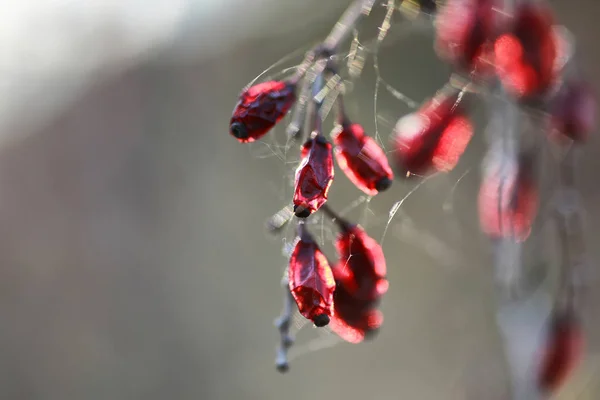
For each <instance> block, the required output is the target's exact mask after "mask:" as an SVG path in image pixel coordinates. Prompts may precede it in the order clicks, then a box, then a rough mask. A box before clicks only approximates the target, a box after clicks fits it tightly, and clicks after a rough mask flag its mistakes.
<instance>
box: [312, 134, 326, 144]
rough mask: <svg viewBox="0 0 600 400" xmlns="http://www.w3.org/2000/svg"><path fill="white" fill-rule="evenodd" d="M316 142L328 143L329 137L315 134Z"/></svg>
mask: <svg viewBox="0 0 600 400" xmlns="http://www.w3.org/2000/svg"><path fill="white" fill-rule="evenodd" d="M315 142H317V143H319V144H327V143H328V142H327V138H326V137H325V136H323V135H317V136H315Z"/></svg>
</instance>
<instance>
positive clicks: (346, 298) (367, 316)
mask: <svg viewBox="0 0 600 400" xmlns="http://www.w3.org/2000/svg"><path fill="white" fill-rule="evenodd" d="M335 270H336V268H334V271H335ZM348 280H349V278H344V279H341V280H336V289H335V293H334V295H333V317H332V318H331V323H330V327H331V329H332V330H333V331H334V332H335V333H336V334H337V335H338V336H340V337H341V338H342V339H344V340H345V341H347V342H350V343H360V342H362V341H363V340H364V339H365V337H368V336H369V335H372V334H373V333H375V332H376V331H377V330H378V329H379V327H380V326H381V324H382V322H383V315H382V314H381V312H380V311H379V310H377V309H376V307H377V305H378V303H379V300H380V297H378V298H376V299H372V300H365V299H359V298H357V297H356V296H354V295H352V294H351V293H350V290H348V288H347V283H348Z"/></svg>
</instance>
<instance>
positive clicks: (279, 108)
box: [229, 81, 296, 143]
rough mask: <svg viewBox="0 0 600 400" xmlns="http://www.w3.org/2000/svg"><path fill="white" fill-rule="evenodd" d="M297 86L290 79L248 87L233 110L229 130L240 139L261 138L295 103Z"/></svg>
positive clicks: (244, 140)
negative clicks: (288, 80)
mask: <svg viewBox="0 0 600 400" xmlns="http://www.w3.org/2000/svg"><path fill="white" fill-rule="evenodd" d="M295 89H296V87H295V85H294V84H292V83H290V82H287V81H268V82H263V83H259V84H257V85H254V86H251V87H250V88H248V89H246V90H245V91H243V92H242V94H241V95H240V98H239V100H238V103H237V105H236V106H235V109H234V110H233V116H232V117H231V121H230V122H229V133H231V135H233V136H234V137H235V138H236V139H237V140H238V141H240V142H241V143H250V142H254V141H255V140H258V139H260V138H261V137H263V136H264V135H265V134H266V133H267V132H269V131H270V130H271V129H272V128H273V127H274V126H275V124H276V123H278V122H279V121H280V120H281V119H282V118H283V117H284V116H285V115H286V113H287V112H288V111H289V110H290V108H291V107H292V106H293V105H294V102H295V101H296V94H295Z"/></svg>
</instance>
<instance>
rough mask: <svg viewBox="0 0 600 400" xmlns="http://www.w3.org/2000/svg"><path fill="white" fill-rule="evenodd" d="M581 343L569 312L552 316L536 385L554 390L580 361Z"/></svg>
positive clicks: (578, 326)
mask: <svg viewBox="0 0 600 400" xmlns="http://www.w3.org/2000/svg"><path fill="white" fill-rule="evenodd" d="M583 345H584V340H583V333H582V331H581V327H580V325H579V323H578V321H577V320H576V318H575V317H573V316H572V315H571V313H567V314H564V313H563V314H559V315H556V316H554V317H553V320H552V321H551V324H550V327H549V332H548V336H547V338H546V343H545V345H544V349H543V353H542V357H541V364H540V370H539V375H538V386H539V387H540V388H541V389H542V390H544V391H545V392H548V393H551V392H554V391H556V390H557V389H558V388H559V387H560V386H561V385H562V384H563V383H564V382H565V380H566V379H567V378H568V377H569V376H570V375H571V373H572V372H573V370H574V369H575V368H576V367H577V365H578V364H579V363H580V362H581V359H582V358H583Z"/></svg>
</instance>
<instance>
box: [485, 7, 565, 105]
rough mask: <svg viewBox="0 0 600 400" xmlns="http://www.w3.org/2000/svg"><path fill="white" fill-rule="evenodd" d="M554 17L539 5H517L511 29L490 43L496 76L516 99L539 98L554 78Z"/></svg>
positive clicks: (556, 51)
mask: <svg viewBox="0 0 600 400" xmlns="http://www.w3.org/2000/svg"><path fill="white" fill-rule="evenodd" d="M553 24H554V18H553V16H552V14H551V12H550V10H549V9H548V8H547V7H546V6H544V5H542V4H539V3H535V4H532V3H529V2H525V3H520V4H519V5H518V6H517V9H516V12H515V17H514V21H513V26H512V29H511V30H510V31H509V32H506V33H505V34H503V35H501V36H499V37H498V38H497V39H496V41H495V43H494V54H495V66H496V73H497V75H498V77H499V78H500V81H501V82H502V84H503V85H504V87H505V88H506V89H507V91H509V92H510V93H511V94H512V95H514V96H515V97H517V98H521V99H527V98H531V97H534V96H539V95H543V94H544V93H545V92H546V91H547V90H548V89H549V88H550V87H551V85H552V84H553V83H554V81H555V79H556V72H557V71H556V69H555V67H556V59H557V55H558V49H557V42H556V36H555V33H554V30H553Z"/></svg>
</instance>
